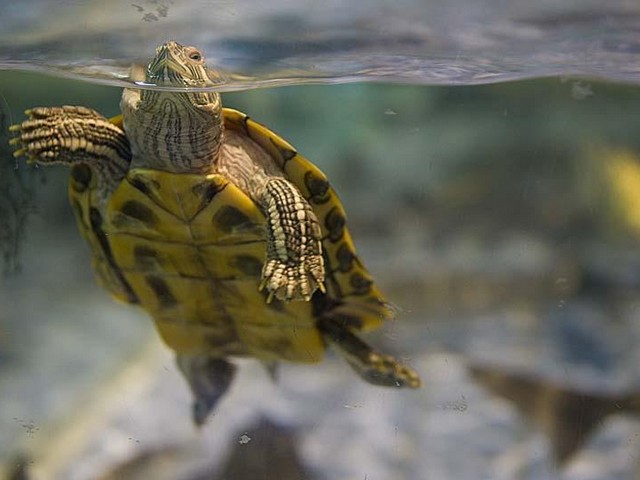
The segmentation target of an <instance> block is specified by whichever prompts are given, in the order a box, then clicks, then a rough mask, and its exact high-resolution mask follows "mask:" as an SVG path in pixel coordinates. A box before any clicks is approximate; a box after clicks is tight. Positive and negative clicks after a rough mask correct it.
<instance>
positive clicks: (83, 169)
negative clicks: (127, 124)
mask: <svg viewBox="0 0 640 480" xmlns="http://www.w3.org/2000/svg"><path fill="white" fill-rule="evenodd" d="M110 122H111V123H113V124H114V125H117V126H119V127H121V128H122V116H121V115H119V116H117V117H114V118H112V119H110ZM68 192H69V203H70V204H71V206H72V208H73V213H74V215H75V217H76V223H77V224H78V230H80V234H81V235H82V237H83V238H84V239H85V241H86V242H87V244H88V245H89V246H90V248H91V252H92V256H93V260H92V263H93V269H94V271H95V272H96V276H97V277H98V281H99V283H100V284H101V285H102V287H104V288H106V289H107V290H109V292H111V294H112V295H113V297H114V298H116V299H117V300H120V301H122V302H126V303H138V298H137V297H136V295H135V293H133V290H132V289H131V287H130V286H129V284H128V283H127V280H126V279H125V278H124V276H123V274H122V271H121V270H120V268H119V267H118V264H117V263H116V261H115V259H114V258H113V254H112V252H111V246H110V244H109V241H108V239H107V235H106V233H105V231H104V219H103V218H102V217H103V216H102V213H100V206H99V203H100V199H99V188H98V179H97V176H96V175H94V174H93V172H92V170H91V168H90V167H89V166H88V165H87V164H85V163H77V164H74V165H72V167H71V175H70V178H69V189H68Z"/></svg>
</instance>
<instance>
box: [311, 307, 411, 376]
mask: <svg viewBox="0 0 640 480" xmlns="http://www.w3.org/2000/svg"><path fill="white" fill-rule="evenodd" d="M318 328H319V330H320V331H321V332H322V334H323V336H324V337H325V338H326V339H327V340H328V341H329V343H331V344H333V345H334V346H335V347H336V348H337V349H338V351H339V352H340V353H341V354H342V356H343V357H344V358H345V360H346V361H347V362H348V363H349V365H351V367H352V368H353V369H354V370H355V371H356V373H357V374H358V375H360V376H361V377H362V378H363V379H364V380H366V381H367V382H369V383H371V384H373V385H380V386H384V387H399V388H400V387H408V388H419V387H420V385H421V381H420V377H419V376H418V374H417V373H416V371H415V370H413V369H412V368H410V367H408V366H406V365H404V364H402V363H401V362H400V361H398V360H397V359H396V358H394V357H392V356H391V355H385V354H382V353H380V352H377V351H375V350H374V349H373V348H372V347H371V346H370V345H368V344H366V343H365V342H364V341H362V340H361V339H360V338H358V336H357V335H355V334H354V333H353V332H351V331H350V330H349V329H348V328H346V327H345V326H343V325H340V324H339V323H338V322H336V321H335V320H332V319H321V320H319V321H318Z"/></svg>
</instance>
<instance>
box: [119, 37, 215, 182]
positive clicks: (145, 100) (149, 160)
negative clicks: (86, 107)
mask: <svg viewBox="0 0 640 480" xmlns="http://www.w3.org/2000/svg"><path fill="white" fill-rule="evenodd" d="M145 83H147V84H151V85H156V86H158V87H172V88H175V89H176V90H167V89H163V88H160V89H144V90H138V89H132V88H126V89H125V90H124V92H123V94H122V101H121V102H120V108H121V110H122V114H123V120H124V128H125V131H126V133H127V137H128V138H129V141H130V143H131V149H132V153H133V165H134V166H141V167H147V168H157V169H161V170H168V171H176V172H190V173H196V172H198V173H200V172H202V171H206V170H207V167H210V165H211V163H212V162H213V160H214V159H215V158H216V156H217V153H218V151H219V148H220V142H221V137H222V104H221V101H220V94H219V93H217V92H215V91H206V90H202V91H181V89H190V88H207V87H214V86H215V85H217V84H218V83H219V78H218V77H217V75H216V73H215V71H211V70H209V69H208V68H207V66H206V64H205V61H204V58H203V56H202V53H201V52H200V50H198V49H197V48H196V47H190V46H183V45H181V44H179V43H177V42H167V43H164V44H162V45H160V46H159V47H158V48H157V49H156V52H155V56H154V57H153V60H151V62H150V63H149V65H148V66H147V68H146V70H145ZM152 135H153V138H152V137H151V136H152Z"/></svg>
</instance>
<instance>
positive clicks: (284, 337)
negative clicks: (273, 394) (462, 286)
mask: <svg viewBox="0 0 640 480" xmlns="http://www.w3.org/2000/svg"><path fill="white" fill-rule="evenodd" d="M144 76H145V78H144V81H145V83H146V84H152V85H155V86H157V88H146V89H144V88H143V89H140V88H133V87H131V88H125V89H124V90H123V94H122V98H121V102H120V110H121V114H120V115H118V116H116V117H113V118H111V119H108V118H106V117H104V116H103V115H101V114H100V113H98V112H97V111H95V110H93V109H90V108H87V107H84V106H70V105H65V106H60V107H36V108H32V109H30V110H27V111H26V112H25V114H26V116H27V119H26V120H24V121H23V122H22V123H21V124H17V125H13V126H11V127H10V130H11V131H12V132H13V133H14V138H12V140H11V143H12V145H13V146H14V149H15V151H14V155H15V156H16V157H20V156H26V157H27V162H28V163H35V164H38V165H51V164H60V163H61V164H65V165H68V166H69V167H70V179H69V189H68V194H69V201H70V203H71V206H72V209H73V211H74V213H75V217H76V220H77V225H78V228H79V230H80V232H81V234H82V236H83V237H84V239H85V240H86V242H87V243H88V245H89V247H90V250H91V253H92V257H93V266H94V270H95V272H96V275H97V278H98V280H99V283H101V284H102V286H104V287H105V288H106V289H107V290H108V291H109V292H110V293H111V294H112V296H113V297H114V298H116V299H118V300H120V301H123V302H126V303H129V304H135V305H138V306H140V307H142V308H143V309H144V310H145V311H146V312H148V313H149V314H150V316H151V317H152V319H153V320H154V322H155V326H156V328H157V330H158V332H159V334H160V336H161V338H162V340H163V341H164V343H165V344H166V345H167V346H168V347H170V348H171V349H172V350H173V351H174V352H175V355H176V362H177V365H178V367H179V369H180V371H181V372H182V374H183V375H184V377H185V379H186V381H187V383H188V385H189V387H190V389H191V391H192V394H193V397H194V401H193V405H192V416H193V420H194V422H195V423H196V424H198V425H200V424H202V423H203V422H205V421H206V418H207V417H208V415H209V414H210V412H211V411H212V410H213V409H214V408H215V406H216V404H217V403H218V401H219V400H220V398H221V397H222V396H223V395H224V393H225V392H226V390H227V389H228V387H229V385H230V384H231V382H232V379H233V376H234V372H235V369H236V367H235V366H234V364H233V362H232V361H231V360H230V359H231V358H233V357H252V358H256V359H258V360H260V361H262V362H263V363H264V364H265V365H266V366H268V367H269V368H270V369H271V368H274V366H275V365H276V364H277V363H278V362H280V361H288V362H293V363H310V364H312V363H317V362H319V361H321V360H322V358H323V357H324V353H325V351H326V349H327V347H328V346H333V347H334V348H336V350H337V351H338V352H339V353H340V354H341V355H342V356H343V357H344V358H345V359H346V361H347V363H348V364H349V365H350V366H351V367H352V368H353V369H354V370H355V372H356V373H357V374H359V375H360V377H362V378H363V379H364V380H366V381H367V382H369V383H371V384H374V385H381V386H391V387H408V388H418V387H419V386H420V385H421V381H420V377H419V375H418V374H417V373H416V372H415V371H414V370H413V369H412V368H411V367H409V366H407V365H406V364H404V363H402V362H400V361H399V360H397V359H396V358H394V357H393V356H390V355H386V354H383V353H380V352H379V351H377V350H376V349H374V348H373V347H371V346H369V345H368V344H367V343H365V342H364V341H363V340H362V339H361V338H360V337H359V336H358V333H360V332H365V331H370V330H373V329H376V328H379V327H380V326H381V324H382V323H383V322H384V321H385V320H389V319H391V318H393V316H394V309H393V308H392V307H391V305H390V304H389V303H388V302H387V301H386V300H385V298H384V297H383V295H382V294H381V292H380V291H379V289H378V287H377V286H376V284H375V283H374V280H373V278H372V276H371V274H370V273H369V272H368V271H367V269H366V268H365V266H364V264H363V262H362V261H361V260H360V258H359V257H358V256H357V254H356V250H355V247H354V243H353V240H352V237H351V235H350V233H349V230H348V229H347V226H346V216H345V211H344V208H343V206H342V204H341V202H340V200H339V198H338V196H337V194H336V192H335V190H334V189H333V188H332V187H331V185H330V183H329V181H328V180H327V177H326V176H325V175H324V174H323V173H322V172H321V171H320V170H319V169H318V168H317V167H316V166H315V165H314V164H312V163H311V162H310V161H309V160H307V159H306V158H305V157H303V156H302V155H301V154H299V153H298V152H297V150H296V149H295V148H294V147H293V146H291V145H290V144H289V143H287V142H286V141H285V140H284V139H282V138H281V137H280V136H278V135H277V134H276V133H274V132H273V131H271V130H269V129H268V128H266V127H264V126H263V125H261V124H259V123H258V122H256V121H254V120H252V119H250V118H249V117H248V116H247V115H246V114H244V113H241V112H239V111H237V110H233V109H230V108H226V107H222V103H221V96H220V94H219V93H218V92H217V91H216V90H215V88H213V87H215V86H216V85H217V83H218V78H219V77H218V76H217V72H216V71H215V70H214V69H209V68H208V67H207V66H206V63H205V60H204V58H203V55H202V53H201V52H200V50H198V49H197V48H196V47H192V46H183V45H181V44H179V43H177V42H175V41H170V42H166V43H164V44H162V45H160V46H159V47H158V48H157V49H156V51H155V56H154V58H153V59H152V61H151V62H150V63H149V64H148V66H147V68H146V70H145V73H144ZM206 87H210V88H208V89H207V88H206Z"/></svg>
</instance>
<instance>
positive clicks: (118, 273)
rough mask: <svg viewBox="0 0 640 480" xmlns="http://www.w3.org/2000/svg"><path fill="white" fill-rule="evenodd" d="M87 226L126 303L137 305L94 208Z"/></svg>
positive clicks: (91, 210) (98, 213)
mask: <svg viewBox="0 0 640 480" xmlns="http://www.w3.org/2000/svg"><path fill="white" fill-rule="evenodd" d="M78 208H81V207H78ZM89 224H90V225H91V231H92V232H93V234H94V236H95V239H96V240H97V241H98V244H99V245H100V248H102V252H103V253H104V256H105V259H106V261H107V265H109V268H110V269H111V272H112V273H113V276H114V277H115V278H116V279H117V281H118V282H119V283H120V285H121V286H122V289H123V291H124V293H125V295H126V297H127V301H128V302H129V303H138V297H137V296H136V294H135V293H134V292H133V289H132V288H131V285H129V282H127V280H126V279H125V278H124V275H123V273H122V270H120V267H118V265H117V264H116V262H115V260H114V258H113V252H112V251H111V245H110V244H109V240H108V239H107V235H106V234H105V233H104V230H103V229H102V214H101V213H100V210H98V209H97V208H96V207H91V208H89Z"/></svg>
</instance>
